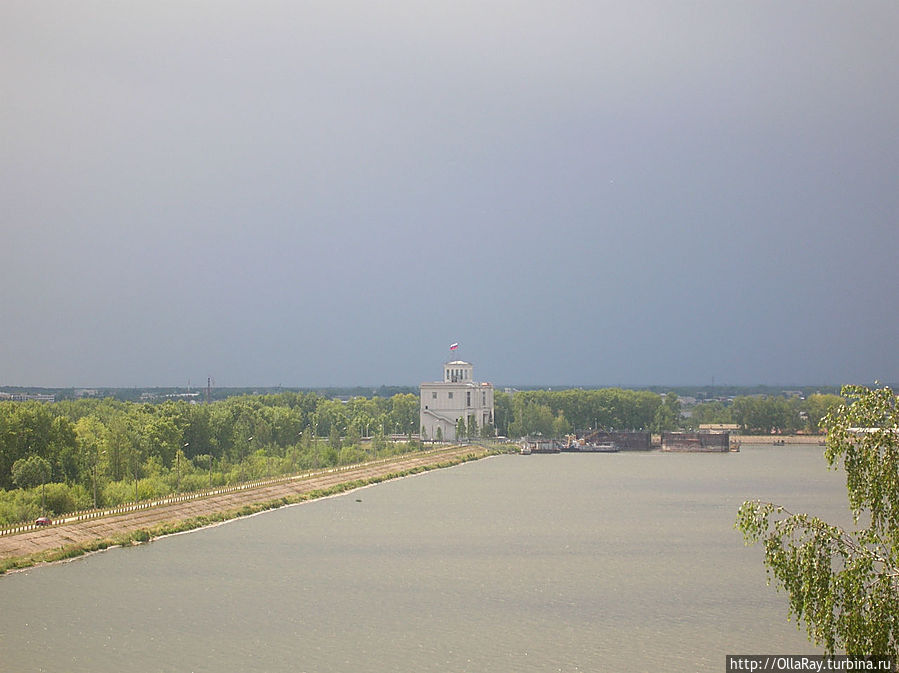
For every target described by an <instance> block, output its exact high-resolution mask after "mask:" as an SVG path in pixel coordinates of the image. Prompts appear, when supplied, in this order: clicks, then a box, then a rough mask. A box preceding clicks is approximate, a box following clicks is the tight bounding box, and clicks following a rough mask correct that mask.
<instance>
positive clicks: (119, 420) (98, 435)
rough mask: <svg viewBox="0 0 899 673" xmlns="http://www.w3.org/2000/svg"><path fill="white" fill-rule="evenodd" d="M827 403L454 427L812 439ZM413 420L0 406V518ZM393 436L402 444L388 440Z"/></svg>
mask: <svg viewBox="0 0 899 673" xmlns="http://www.w3.org/2000/svg"><path fill="white" fill-rule="evenodd" d="M839 401H841V398H839V397H837V396H835V395H819V394H813V395H810V396H809V397H807V398H806V399H800V398H799V397H784V396H744V397H737V398H736V399H734V400H733V401H726V402H721V401H711V402H704V403H701V404H698V405H696V406H694V407H692V408H691V409H690V415H685V414H683V413H682V409H681V402H680V399H679V398H678V396H677V395H676V394H675V393H672V392H669V393H668V394H665V395H661V394H659V393H656V392H652V391H648V390H624V389H620V388H604V389H600V390H581V389H569V390H554V391H550V390H528V391H519V392H516V393H514V394H509V393H505V392H502V391H497V392H496V395H495V415H494V424H492V425H490V426H488V427H485V428H469V429H468V430H469V431H471V432H472V434H477V435H480V436H481V437H491V436H493V435H495V434H499V435H504V436H507V437H520V436H524V435H537V434H540V435H543V436H545V437H560V436H562V435H564V434H567V433H569V432H571V431H574V430H586V429H589V428H598V429H606V430H643V431H651V432H662V431H667V430H676V429H680V428H695V427H697V426H698V425H699V424H700V423H735V424H738V425H740V426H741V428H742V430H743V432H746V433H765V434H767V433H771V432H784V433H791V432H797V431H805V432H811V433H813V432H817V431H818V421H819V420H820V418H821V417H822V416H824V414H825V413H826V411H827V409H828V408H829V407H830V406H831V405H833V404H834V403H836V402H839ZM418 422H419V399H418V396H417V395H415V394H412V393H399V394H394V395H391V396H389V397H381V396H373V397H363V396H356V397H352V398H351V399H349V400H340V399H331V398H328V397H324V396H322V395H320V394H318V393H313V392H307V393H303V392H279V393H275V394H267V395H244V396H235V397H229V398H227V399H225V400H221V401H217V402H213V403H211V404H193V403H190V402H188V401H184V400H178V401H173V400H167V401H164V402H161V403H155V404H151V403H135V402H123V401H120V400H115V399H111V398H107V399H95V398H83V399H78V400H63V401H58V402H53V403H40V402H32V401H29V402H10V401H6V402H0V489H2V492H0V525H2V524H4V523H14V522H17V521H21V520H28V519H29V518H33V517H34V516H36V515H37V514H38V513H39V512H41V513H43V512H44V511H45V510H46V512H49V513H52V514H60V513H63V512H67V511H72V510H74V509H83V508H87V507H90V506H92V505H94V504H96V505H100V506H104V505H114V504H119V503H122V502H127V501H131V500H135V499H145V498H154V497H160V496H163V495H168V494H171V493H173V492H180V491H191V490H197V489H200V488H203V487H206V486H209V485H219V484H227V483H234V482H238V481H244V480H248V479H257V478H262V477H266V476H274V475H278V474H284V473H291V472H296V471H300V470H305V469H314V468H319V467H328V466H332V465H338V464H349V463H355V462H360V461H362V460H364V459H366V458H372V457H375V456H380V455H389V454H392V453H398V452H402V451H408V450H414V449H417V448H419V447H420V446H421V444H420V442H418V441H417V439H416V437H415V436H416V435H417V434H418V430H419V427H418ZM397 435H399V436H405V437H406V438H407V440H406V441H401V442H394V441H391V440H390V437H391V436H394V437H396V436H397ZM363 438H367V439H368V441H363ZM42 501H43V504H41V503H42Z"/></svg>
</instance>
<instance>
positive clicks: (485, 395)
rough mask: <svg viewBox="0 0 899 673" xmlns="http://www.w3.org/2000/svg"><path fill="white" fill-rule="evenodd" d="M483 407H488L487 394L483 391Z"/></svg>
mask: <svg viewBox="0 0 899 673" xmlns="http://www.w3.org/2000/svg"><path fill="white" fill-rule="evenodd" d="M481 406H482V407H486V406H487V393H486V392H484V391H483V390H482V391H481Z"/></svg>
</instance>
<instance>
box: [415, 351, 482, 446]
mask: <svg viewBox="0 0 899 673" xmlns="http://www.w3.org/2000/svg"><path fill="white" fill-rule="evenodd" d="M460 418H462V419H464V420H465V425H466V428H471V427H477V431H478V433H480V431H481V428H483V427H485V426H487V425H493V384H492V383H478V382H476V381H475V380H474V367H473V366H472V364H471V363H470V362H463V361H462V360H454V361H453V362H447V363H445V364H444V365H443V380H442V381H432V382H430V383H422V384H421V411H420V423H419V425H420V426H421V438H422V439H431V440H433V439H445V440H448V441H451V440H454V439H457V437H456V427H457V424H458V422H459V419H460ZM466 434H467V433H466ZM458 439H462V437H459V438H458Z"/></svg>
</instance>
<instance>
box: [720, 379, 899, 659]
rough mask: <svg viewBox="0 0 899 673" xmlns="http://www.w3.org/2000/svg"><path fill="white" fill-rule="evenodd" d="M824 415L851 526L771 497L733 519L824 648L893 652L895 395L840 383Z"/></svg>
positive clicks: (830, 457)
mask: <svg viewBox="0 0 899 673" xmlns="http://www.w3.org/2000/svg"><path fill="white" fill-rule="evenodd" d="M843 396H844V397H846V398H847V402H846V403H844V404H841V405H839V406H838V407H836V408H834V409H832V410H831V412H830V413H829V414H828V415H827V416H826V417H825V418H824V422H823V425H824V427H825V429H826V430H827V446H826V449H825V452H824V455H825V457H826V458H827V461H828V463H829V465H830V466H831V467H834V466H836V465H837V463H839V462H842V465H843V469H844V470H845V472H846V486H847V490H848V497H849V506H850V508H851V510H852V514H853V518H854V525H855V529H854V530H852V531H847V530H844V529H842V528H840V527H838V526H834V525H831V524H828V523H825V522H824V521H822V520H820V519H818V518H816V517H814V516H810V515H808V514H793V513H790V512H788V511H787V510H785V509H784V508H783V507H781V506H779V505H775V504H772V503H769V502H761V501H758V500H753V501H747V502H744V503H743V505H742V506H741V507H740V510H739V513H738V516H737V523H736V525H737V527H738V528H739V529H740V530H741V531H742V532H743V536H744V538H745V540H746V541H747V543H754V542H756V541H759V540H762V541H763V542H764V546H765V565H766V566H767V568H768V576H769V581H770V578H771V576H772V575H773V577H774V578H775V579H776V580H777V581H778V582H779V583H780V585H782V586H783V587H784V589H785V590H786V592H787V594H788V595H789V599H790V607H789V610H790V614H791V615H795V617H796V618H797V620H798V621H800V622H804V623H805V625H806V630H807V631H808V635H809V638H810V639H811V640H813V641H814V642H816V643H818V644H819V645H822V646H823V647H824V648H825V649H826V650H827V652H828V653H833V652H835V651H845V652H847V653H849V654H859V655H891V656H893V657H896V656H899V404H897V402H899V398H897V396H896V395H895V394H894V393H893V391H892V390H890V389H889V388H882V389H875V390H869V389H867V388H864V387H860V386H846V387H844V388H843Z"/></svg>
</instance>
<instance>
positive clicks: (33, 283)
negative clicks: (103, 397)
mask: <svg viewBox="0 0 899 673" xmlns="http://www.w3.org/2000/svg"><path fill="white" fill-rule="evenodd" d="M897 35H899V3H897V2H895V1H894V0H889V1H885V2H869V1H864V0H862V1H860V2H852V3H850V2H844V1H842V0H841V1H839V2H827V1H819V2H807V1H806V0H802V1H791V0H776V1H770V2H765V1H761V0H753V1H751V2H722V1H720V0H710V1H708V2H686V1H685V2H661V1H658V2H639V1H634V0H626V1H624V0H622V1H616V2H602V1H592V2H566V1H564V0H554V1H553V2H549V1H546V2H525V1H523V0H515V1H498V2H483V0H479V1H477V2H466V1H465V0H454V1H453V2H421V1H419V0H415V1H412V0H408V1H405V2H400V1H397V0H393V1H390V0H388V1H387V2H378V3H374V2H367V1H365V2H355V1H354V2H342V1H336V2H334V1H328V2H325V1H322V2H300V1H294V0H292V1H290V2H266V1H262V2H259V1H257V2H252V3H249V2H222V1H219V0H216V1H214V2H213V1H209V2H199V1H197V2H128V3H121V2H85V1H80V2H54V1H48V2H32V1H31V0H23V1H16V0H4V2H3V3H2V4H0V143H2V145H0V329H2V335H0V386H2V385H37V386H41V385H42V386H154V385H161V386H168V385H184V384H186V382H187V380H188V379H191V380H192V381H193V382H194V384H195V385H204V384H205V381H206V377H207V376H210V375H211V376H213V377H214V378H215V379H216V382H217V384H218V385H224V386H242V385H259V386H263V385H278V384H283V385H285V386H318V385H378V384H388V385H389V384H407V385H415V384H417V383H419V382H420V381H422V380H432V379H435V378H437V377H439V375H440V372H441V363H442V362H443V360H444V359H446V358H447V357H448V356H449V351H448V346H449V344H450V343H451V342H454V341H458V342H461V344H462V347H461V349H460V350H459V351H458V355H459V357H462V358H465V359H468V360H471V361H472V362H474V363H475V374H476V376H477V378H479V379H482V380H492V381H494V382H497V383H506V384H542V385H562V384H572V385H618V384H623V385H640V384H662V385H665V384H709V383H712V382H715V383H719V384H725V383H729V384H756V383H769V384H785V385H786V384H791V383H794V384H798V383H805V384H821V383H828V384H840V383H846V382H864V383H870V382H872V381H874V380H875V379H876V380H879V381H881V382H897V381H899V355H897V353H899V350H897V346H899V260H897V257H899V254H897V253H899V40H897V39H896V36H897Z"/></svg>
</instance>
